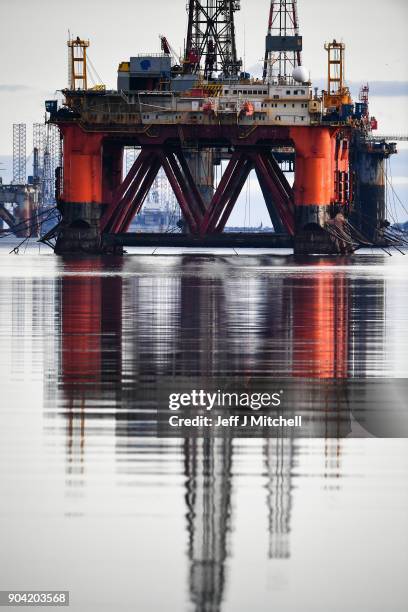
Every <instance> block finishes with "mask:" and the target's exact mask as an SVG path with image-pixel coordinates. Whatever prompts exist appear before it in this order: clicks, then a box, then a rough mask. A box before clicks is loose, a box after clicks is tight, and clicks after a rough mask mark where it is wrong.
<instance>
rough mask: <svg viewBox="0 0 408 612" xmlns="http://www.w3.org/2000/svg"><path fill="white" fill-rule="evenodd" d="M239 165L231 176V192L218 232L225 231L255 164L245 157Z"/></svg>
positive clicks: (218, 224) (216, 230)
mask: <svg viewBox="0 0 408 612" xmlns="http://www.w3.org/2000/svg"><path fill="white" fill-rule="evenodd" d="M239 166H240V167H239V168H237V170H236V172H234V174H233V176H232V177H231V192H230V193H229V194H228V196H227V198H226V205H225V207H224V210H223V211H222V215H221V217H220V219H219V221H218V223H217V225H216V228H215V232H216V233H218V234H220V233H221V232H222V231H224V228H225V226H226V224H227V221H228V219H229V218H230V215H231V213H232V210H233V208H234V206H235V204H236V202H237V200H238V198H239V194H240V193H241V191H242V188H243V186H244V185H245V182H246V180H247V179H248V176H249V174H250V172H251V170H252V168H253V164H252V161H251V160H250V159H244V160H243V164H242V167H241V164H239Z"/></svg>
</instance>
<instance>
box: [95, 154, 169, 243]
mask: <svg viewBox="0 0 408 612" xmlns="http://www.w3.org/2000/svg"><path fill="white" fill-rule="evenodd" d="M139 157H140V156H139ZM153 161H154V154H153V153H152V152H149V153H148V154H147V155H146V156H144V157H143V160H142V163H141V164H140V166H139V167H138V171H137V173H136V175H135V176H134V177H133V181H132V182H131V184H130V185H129V189H128V190H127V191H126V193H125V195H124V197H123V198H122V199H121V200H120V202H118V204H117V206H116V209H115V210H114V212H113V214H112V215H111V218H110V220H109V222H108V223H107V224H106V225H105V226H104V231H108V232H111V233H118V232H119V231H120V228H121V227H122V225H123V223H124V222H125V219H126V217H127V214H128V211H129V208H130V207H131V206H132V202H133V201H134V199H135V198H136V196H137V194H138V191H139V189H140V186H141V184H142V182H143V179H144V178H145V176H146V174H147V173H148V172H149V170H150V168H151V164H152V163H153ZM156 173H157V172H156Z"/></svg>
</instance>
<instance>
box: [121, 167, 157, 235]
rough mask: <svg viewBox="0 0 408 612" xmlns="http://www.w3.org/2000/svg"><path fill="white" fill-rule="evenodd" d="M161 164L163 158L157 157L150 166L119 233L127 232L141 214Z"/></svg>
mask: <svg viewBox="0 0 408 612" xmlns="http://www.w3.org/2000/svg"><path fill="white" fill-rule="evenodd" d="M160 166H161V160H160V159H159V158H158V157H157V158H156V159H154V160H153V161H152V165H151V167H150V168H149V170H148V172H147V174H146V176H145V177H144V179H143V181H142V183H141V185H140V187H139V189H138V191H137V193H136V195H135V197H134V199H133V200H132V201H131V203H130V205H129V207H128V208H127V212H126V216H125V218H124V220H123V222H122V225H121V226H120V228H119V230H118V232H117V233H124V232H127V231H128V229H129V226H130V224H131V223H132V219H133V217H135V215H138V214H139V212H140V210H141V208H142V206H143V202H144V201H145V199H146V197H147V194H148V193H149V191H150V189H151V187H152V185H153V183H154V179H155V178H156V176H157V173H158V171H159V170H160Z"/></svg>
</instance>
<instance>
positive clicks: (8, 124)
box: [0, 0, 408, 175]
mask: <svg viewBox="0 0 408 612" xmlns="http://www.w3.org/2000/svg"><path fill="white" fill-rule="evenodd" d="M269 4H270V2H269V0H242V1H241V5H242V10H241V11H240V12H239V13H237V17H236V19H237V24H236V25H237V37H238V51H239V54H240V55H241V56H242V57H243V59H244V60H245V65H246V68H247V69H254V68H256V65H257V64H259V65H260V63H261V60H262V57H263V52H264V39H265V34H266V28H267V20H268V12H269ZM0 6H1V9H2V10H1V19H0V46H1V57H2V62H1V67H0V104H1V111H2V112H1V114H0V156H1V155H10V154H11V153H12V124H13V123H18V122H23V123H27V132H28V143H27V154H28V155H29V154H30V151H31V148H32V139H31V133H32V123H33V122H36V121H41V120H42V117H43V115H44V99H46V98H49V97H55V91H56V90H57V89H61V88H63V87H65V86H66V85H67V74H68V70H67V46H66V40H67V33H68V30H70V31H71V34H72V35H73V36H77V35H79V36H81V37H84V38H89V39H90V41H91V47H90V50H89V55H90V58H91V60H92V62H93V64H94V65H95V67H96V69H97V71H98V73H99V75H100V76H101V79H102V81H103V82H104V83H105V84H106V85H107V87H108V88H109V87H115V86H116V71H117V67H118V64H119V62H120V61H122V60H126V59H128V58H129V57H130V56H131V55H136V54H137V53H143V52H146V53H149V52H158V51H159V50H160V42H159V34H165V35H166V36H167V38H168V39H169V41H170V43H171V44H172V46H173V47H174V48H175V49H176V50H179V49H181V48H182V47H183V43H184V36H185V32H186V24H187V13H186V0H149V1H147V0H144V1H141V0H116V2H112V0H0ZM298 7H299V20H300V29H301V34H302V35H303V46H304V55H303V64H304V65H305V66H307V67H308V68H309V69H310V70H311V74H312V79H313V80H314V81H315V82H316V84H317V85H319V86H320V87H322V86H323V84H324V81H325V77H326V57H327V56H326V52H325V51H324V49H323V44H324V42H325V41H328V40H331V39H333V38H337V40H342V41H344V42H345V43H346V46H347V51H346V53H347V55H346V78H347V80H348V81H349V83H350V85H352V89H353V91H356V92H357V91H358V87H359V85H360V84H361V83H362V82H364V81H368V82H370V83H371V89H372V98H371V110H372V112H373V113H374V114H375V115H376V116H377V117H378V119H379V121H380V132H381V133H390V132H391V133H408V112H407V108H408V106H407V103H408V37H407V29H408V1H407V0H387V2H383V1H381V2H380V1H379V0H357V1H356V0H298ZM406 159H407V158H406V157H405V158H404V161H405V160H406ZM401 170H402V169H401ZM400 174H401V173H400ZM402 174H405V175H406V174H408V172H406V173H403V172H402Z"/></svg>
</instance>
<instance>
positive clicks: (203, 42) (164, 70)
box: [46, 0, 396, 254]
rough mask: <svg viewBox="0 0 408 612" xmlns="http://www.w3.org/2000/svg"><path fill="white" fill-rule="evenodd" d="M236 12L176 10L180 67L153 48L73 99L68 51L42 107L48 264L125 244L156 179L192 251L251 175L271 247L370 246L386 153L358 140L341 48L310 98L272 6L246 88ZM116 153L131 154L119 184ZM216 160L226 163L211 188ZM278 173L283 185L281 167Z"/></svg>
mask: <svg viewBox="0 0 408 612" xmlns="http://www.w3.org/2000/svg"><path fill="white" fill-rule="evenodd" d="M239 9H240V2H238V1H237V0H231V1H224V0H216V1H215V0H207V2H199V1H198V0H190V2H189V3H188V16H189V19H188V32H187V39H186V47H185V52H184V55H183V57H181V58H177V56H176V54H175V53H174V52H173V51H172V48H171V46H170V44H169V42H168V40H167V39H166V37H164V36H162V37H161V53H157V54H151V55H137V56H134V57H131V58H130V59H129V60H128V61H122V62H121V63H120V64H119V69H118V80H117V90H115V91H107V90H106V89H105V88H104V87H103V86H97V87H94V88H91V89H88V88H87V86H86V52H87V47H88V41H82V40H80V39H79V38H78V39H76V40H75V41H69V43H68V45H69V49H70V53H71V55H70V58H71V59H70V62H71V63H70V65H71V68H72V69H71V75H72V78H71V82H70V87H69V88H67V89H64V90H63V94H64V97H65V103H64V106H63V107H61V108H58V104H57V102H56V101H47V103H46V109H47V111H48V112H49V121H50V123H52V124H54V125H57V126H58V127H59V129H60V131H61V136H62V139H63V166H62V169H61V172H60V173H59V174H58V178H59V181H58V193H57V199H58V207H59V209H60V211H61V214H62V221H61V223H60V224H59V225H58V227H57V228H56V229H55V231H54V232H53V233H52V232H51V233H49V235H48V236H46V239H47V240H49V239H50V238H51V237H52V236H54V237H56V251H57V252H60V253H62V252H81V251H87V252H104V251H109V250H111V249H115V247H117V246H122V245H123V244H126V240H125V239H124V235H125V234H126V232H128V230H129V227H130V224H131V221H132V219H133V218H134V216H135V215H136V214H138V213H139V212H140V210H141V208H142V205H143V203H144V201H145V199H146V197H147V195H148V193H149V190H150V189H151V187H152V185H153V182H154V180H155V178H156V176H157V173H158V172H159V170H160V169H161V168H162V169H163V170H164V172H165V174H166V176H167V178H168V180H169V183H170V185H171V187H172V189H173V191H174V194H175V196H176V198H177V201H178V203H179V205H180V208H181V211H182V217H183V220H184V228H185V233H186V234H188V235H189V236H190V237H191V238H195V239H196V240H197V242H199V241H201V243H202V244H206V241H207V242H208V239H209V238H210V240H211V237H214V236H215V235H218V234H221V233H222V232H223V230H224V228H225V225H226V223H227V221H228V218H229V216H230V214H231V211H232V209H233V207H234V205H235V203H236V201H237V199H238V197H239V194H240V192H241V190H242V188H243V185H244V184H245V181H246V180H247V178H248V176H249V173H250V172H251V171H252V170H255V171H256V174H257V177H258V180H259V183H260V186H261V189H262V193H263V195H264V198H265V202H266V205H267V208H268V211H269V214H270V217H271V221H272V224H273V226H274V229H275V232H276V237H279V236H280V237H281V236H282V235H286V236H287V237H288V239H290V241H291V243H292V244H293V245H294V250H295V253H301V254H304V253H306V254H308V253H344V252H350V251H352V250H354V249H355V248H356V246H358V244H359V243H360V244H361V243H367V244H368V243H375V242H381V240H382V229H383V227H385V226H386V219H385V185H384V159H386V158H387V157H388V156H389V155H391V154H392V153H394V152H395V151H396V150H395V144H388V143H386V142H378V143H377V142H376V141H375V140H373V139H372V129H374V128H376V122H375V120H374V119H373V118H371V117H370V116H369V109H368V98H367V97H364V96H366V94H367V91H366V90H365V91H364V92H362V97H361V99H360V101H359V102H357V103H356V104H354V103H353V101H352V99H351V96H350V92H349V90H348V89H347V87H346V86H345V81H344V51H345V49H344V44H343V43H338V42H337V41H335V40H334V41H333V42H331V43H328V44H326V46H325V48H326V50H327V52H328V67H329V70H328V87H327V91H324V92H322V95H318V92H317V89H315V90H313V87H312V83H311V81H310V75H309V72H308V71H307V70H306V69H305V68H304V67H303V66H302V65H301V52H302V45H303V41H302V37H301V36H300V35H299V25H298V17H297V3H296V2H295V1H294V2H283V1H281V2H274V1H272V2H271V10H270V18H269V23H268V31H267V37H266V45H265V61H264V72H263V78H262V79H256V78H251V76H250V75H249V74H248V73H246V72H243V71H242V62H241V60H240V59H239V58H238V55H237V48H236V42H235V20H234V16H235V13H236V11H238V10H239ZM75 66H76V67H77V68H75ZM78 67H79V68H78ZM129 146H132V147H139V148H140V153H139V155H138V156H137V158H136V160H135V162H134V164H133V166H132V168H131V169H130V171H129V173H128V174H127V176H126V177H125V178H123V151H124V147H129ZM221 161H224V163H226V162H227V165H226V168H225V171H224V172H223V175H222V178H221V180H220V182H219V184H218V186H217V187H215V181H214V167H215V165H216V164H220V162H221ZM288 161H289V162H290V166H291V168H292V169H293V170H294V176H295V178H294V184H293V186H291V185H290V183H289V182H288V180H287V178H286V176H285V173H284V171H283V169H282V167H281V164H282V163H283V162H288ZM351 220H352V221H353V223H352V224H351V222H350V221H351ZM229 236H230V237H231V234H229ZM136 243H137V241H136ZM270 244H271V246H272V245H273V244H275V241H274V235H273V234H270Z"/></svg>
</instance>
